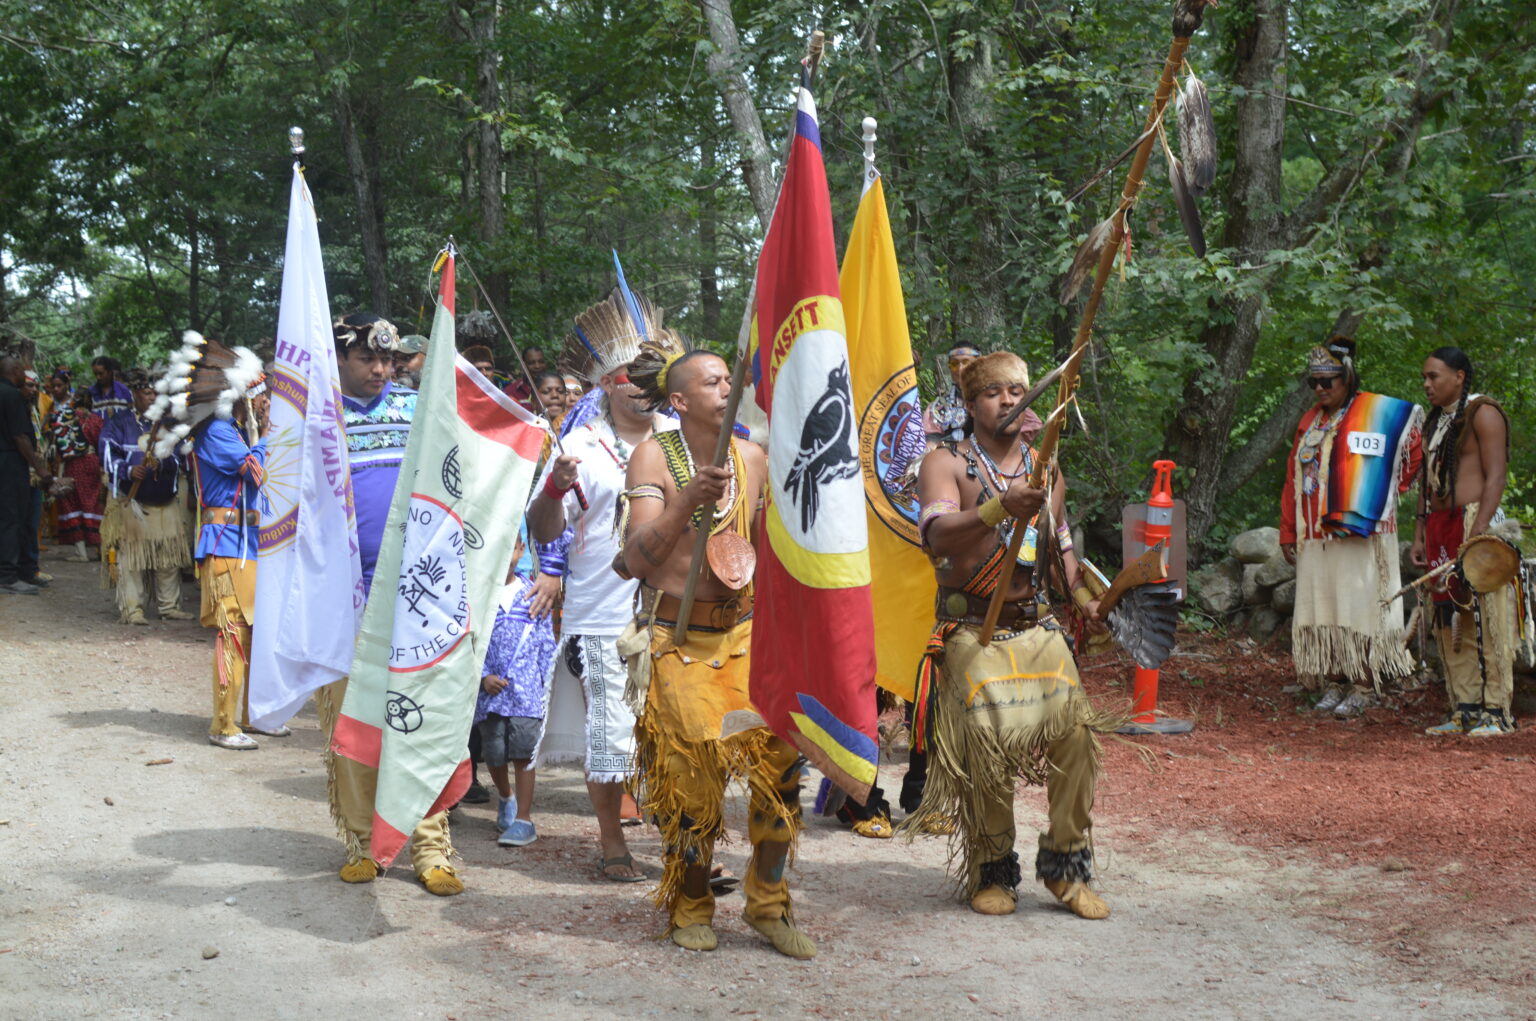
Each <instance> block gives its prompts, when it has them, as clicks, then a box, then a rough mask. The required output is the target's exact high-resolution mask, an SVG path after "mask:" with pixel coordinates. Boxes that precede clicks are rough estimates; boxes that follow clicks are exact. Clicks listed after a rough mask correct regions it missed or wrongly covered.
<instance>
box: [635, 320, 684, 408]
mask: <svg viewBox="0 0 1536 1021" xmlns="http://www.w3.org/2000/svg"><path fill="white" fill-rule="evenodd" d="M692 350H693V345H692V344H690V343H688V342H687V341H686V340H684V339H683V338H682V337H681V336H680V335H679V334H676V333H674V332H672V331H671V330H668V329H656V330H652V331H651V337H650V339H649V340H646V341H642V342H641V344H640V353H639V354H637V355H635V358H634V360H633V361H631V362H630V363H629V381H630V382H631V383H633V384H635V386H636V387H638V388H639V390H640V396H641V398H642V399H644V401H645V402H646V404H647V405H649V406H650V409H651V410H652V411H656V410H658V409H660V408H661V406H662V405H664V404H666V403H667V395H668V394H669V393H671V391H670V390H669V389H668V386H667V382H668V380H667V374H668V373H669V372H670V371H671V370H672V366H674V365H676V364H677V363H678V361H679V360H681V359H682V358H683V357H684V356H686V355H687V354H688V353H689V352H691V351H692Z"/></svg>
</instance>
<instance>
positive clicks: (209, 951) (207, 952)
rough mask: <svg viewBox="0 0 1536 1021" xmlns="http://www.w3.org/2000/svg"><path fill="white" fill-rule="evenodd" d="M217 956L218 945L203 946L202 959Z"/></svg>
mask: <svg viewBox="0 0 1536 1021" xmlns="http://www.w3.org/2000/svg"><path fill="white" fill-rule="evenodd" d="M217 956H219V948H218V947H212V946H210V947H203V960H205V961H211V960H213V959H214V958H215V957H217Z"/></svg>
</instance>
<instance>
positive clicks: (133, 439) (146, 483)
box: [100, 369, 192, 624]
mask: <svg viewBox="0 0 1536 1021" xmlns="http://www.w3.org/2000/svg"><path fill="white" fill-rule="evenodd" d="M126 382H127V386H128V389H129V391H130V392H131V393H132V395H133V407H132V409H130V410H128V411H120V412H118V413H117V414H116V415H114V416H112V418H111V419H109V420H108V421H107V424H106V425H105V426H104V427H103V428H102V431H101V441H100V444H101V464H102V470H103V471H104V472H106V475H107V486H108V497H107V510H106V513H105V514H104V515H103V516H102V526H101V531H102V546H103V547H104V548H110V549H114V550H116V552H117V612H118V620H119V622H121V623H123V624H147V623H148V620H146V619H145V616H144V600H145V595H146V593H147V592H148V586H147V585H146V584H145V582H146V580H149V581H152V584H153V586H154V592H155V603H156V605H157V607H158V609H159V611H160V619H161V620H191V619H192V614H190V613H188V612H186V611H185V610H183V609H182V608H181V570H182V568H184V567H190V566H191V565H192V558H191V556H190V555H189V554H190V552H191V551H190V549H189V548H188V545H187V536H186V532H185V520H186V519H185V517H184V516H183V514H182V512H181V508H180V507H179V506H178V503H179V501H178V500H177V496H178V487H177V479H178V477H179V476H180V474H181V473H182V472H183V471H185V470H186V466H185V459H184V458H183V457H181V455H179V454H175V453H173V454H171V455H170V456H168V457H164V458H156V457H154V456H153V455H152V454H149V453H148V452H147V450H148V439H149V433H150V431H151V430H150V424H151V423H150V421H149V419H148V418H147V417H145V415H146V412H148V411H149V406H150V404H151V403H153V402H154V399H155V385H154V382H153V381H152V380H151V379H150V378H149V376H148V375H147V374H146V373H145V372H144V371H143V370H142V369H133V370H131V371H130V372H129V373H128V374H127V379H126ZM135 486H137V487H138V488H137V491H136V492H135V489H134V487H135ZM130 493H131V494H133V499H132V500H130V499H129V494H130ZM135 505H136V506H135ZM103 559H106V558H105V557H104V558H103Z"/></svg>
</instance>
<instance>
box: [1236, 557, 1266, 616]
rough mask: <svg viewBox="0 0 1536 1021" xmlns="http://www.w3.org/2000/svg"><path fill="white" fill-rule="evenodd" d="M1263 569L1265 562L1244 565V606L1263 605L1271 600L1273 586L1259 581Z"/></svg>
mask: <svg viewBox="0 0 1536 1021" xmlns="http://www.w3.org/2000/svg"><path fill="white" fill-rule="evenodd" d="M1263 569H1264V565H1263V564H1244V565H1243V581H1242V592H1243V605H1244V606H1261V605H1263V604H1264V603H1267V602H1269V592H1270V588H1271V586H1269V585H1261V584H1260V583H1259V572H1260V571H1262V570H1263Z"/></svg>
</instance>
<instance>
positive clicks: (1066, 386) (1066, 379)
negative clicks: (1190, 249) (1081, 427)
mask: <svg viewBox="0 0 1536 1021" xmlns="http://www.w3.org/2000/svg"><path fill="white" fill-rule="evenodd" d="M1207 5H1209V6H1211V7H1215V6H1216V4H1215V3H1214V2H1212V0H1178V2H1177V3H1175V4H1174V10H1173V45H1171V46H1170V47H1169V48H1168V59H1167V60H1165V61H1164V62H1163V74H1162V77H1161V78H1159V79H1158V82H1157V92H1156V94H1155V95H1154V96H1153V98H1152V110H1151V112H1150V113H1148V114H1147V124H1146V127H1145V128H1143V129H1142V137H1141V145H1140V146H1139V147H1138V148H1137V149H1136V156H1135V158H1133V159H1132V160H1131V169H1130V172H1129V173H1128V174H1126V178H1125V187H1124V189H1122V190H1121V192H1120V204H1119V205H1118V206H1117V207H1116V208H1115V211H1114V212H1113V213H1111V214H1110V230H1109V239H1108V241H1107V242H1106V243H1105V245H1104V249H1103V251H1101V252H1100V253H1099V262H1098V266H1097V268H1096V269H1095V271H1094V274H1093V290H1092V291H1091V292H1090V293H1089V295H1088V304H1087V305H1085V306H1084V307H1083V318H1082V322H1080V323H1079V324H1078V327H1077V336H1076V337H1075V338H1074V339H1073V341H1072V354H1071V356H1070V357H1068V359H1067V361H1066V369H1065V371H1063V372H1062V374H1061V384H1060V385H1059V386H1058V387H1057V390H1056V409H1055V410H1054V411H1052V412H1051V416H1050V419H1049V420H1048V424H1047V425H1046V429H1045V438H1044V439H1043V440H1042V441H1041V442H1040V455H1039V457H1037V458H1036V459H1035V467H1034V469H1033V470H1032V471H1031V472H1030V474H1029V485H1030V487H1031V488H1033V489H1039V488H1040V487H1041V486H1042V485H1044V483H1045V473H1046V469H1047V468H1049V467H1050V465H1051V461H1052V459H1053V458H1054V457H1055V456H1056V445H1057V443H1058V442H1059V441H1060V440H1061V427H1062V424H1063V423H1064V422H1065V421H1066V417H1067V416H1066V410H1067V405H1068V404H1069V403H1070V402H1071V400H1072V395H1073V393H1074V392H1075V391H1076V390H1077V380H1078V375H1079V372H1080V369H1081V367H1082V360H1083V354H1084V353H1085V352H1086V351H1087V350H1088V342H1089V341H1090V340H1091V339H1092V337H1093V317H1094V316H1095V315H1097V314H1098V311H1099V303H1100V302H1101V301H1103V299H1104V285H1105V283H1106V282H1108V280H1109V274H1110V270H1111V269H1113V268H1114V264H1115V255H1116V253H1117V252H1119V250H1120V245H1121V244H1122V243H1123V242H1124V240H1125V234H1126V229H1125V223H1126V217H1127V216H1129V215H1130V211H1131V209H1132V208H1133V207H1134V206H1135V205H1136V197H1137V195H1138V194H1139V193H1140V191H1141V182H1142V178H1143V177H1144V176H1145V175H1146V171H1147V161H1148V159H1149V158H1150V157H1151V155H1152V144H1153V142H1154V141H1155V138H1156V134H1157V133H1156V132H1155V131H1153V130H1152V128H1153V127H1154V126H1156V124H1157V122H1158V121H1159V120H1160V119H1161V118H1162V116H1163V111H1164V110H1165V109H1166V108H1167V106H1168V100H1169V99H1170V98H1171V97H1172V95H1173V76H1174V74H1175V72H1177V71H1178V69H1179V65H1180V64H1181V63H1183V60H1184V51H1185V50H1186V49H1188V48H1189V39H1190V36H1192V35H1194V33H1195V30H1196V29H1198V28H1199V27H1200V19H1201V16H1202V15H1203V14H1204V9H1205V7H1206V6H1207ZM1091 238H1092V235H1091V234H1090V239H1091ZM999 495H1001V494H999ZM1024 531H1025V525H1024V522H1018V523H1017V524H1016V525H1015V526H1014V529H1013V539H1012V541H1010V542H1009V543H1008V556H1007V557H1005V558H1004V559H1003V565H1002V570H1001V572H1000V573H999V574H998V577H997V591H995V592H993V593H992V602H991V603H990V604H989V605H988V606H987V616H986V620H985V621H984V622H983V624H982V627H981V633H980V634H979V635H977V640H978V641H980V642H981V644H982V645H989V644H991V642H992V635H993V633H994V632H995V631H996V630H997V618H998V615H999V614H1001V613H1002V610H1003V601H1004V600H1005V599H1006V598H1007V595H1008V586H1009V585H1010V584H1011V583H1012V581H1013V568H1014V565H1015V564H1016V563H1017V562H1018V558H1019V546H1020V545H1021V544H1022V543H1023V541H1024Z"/></svg>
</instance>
